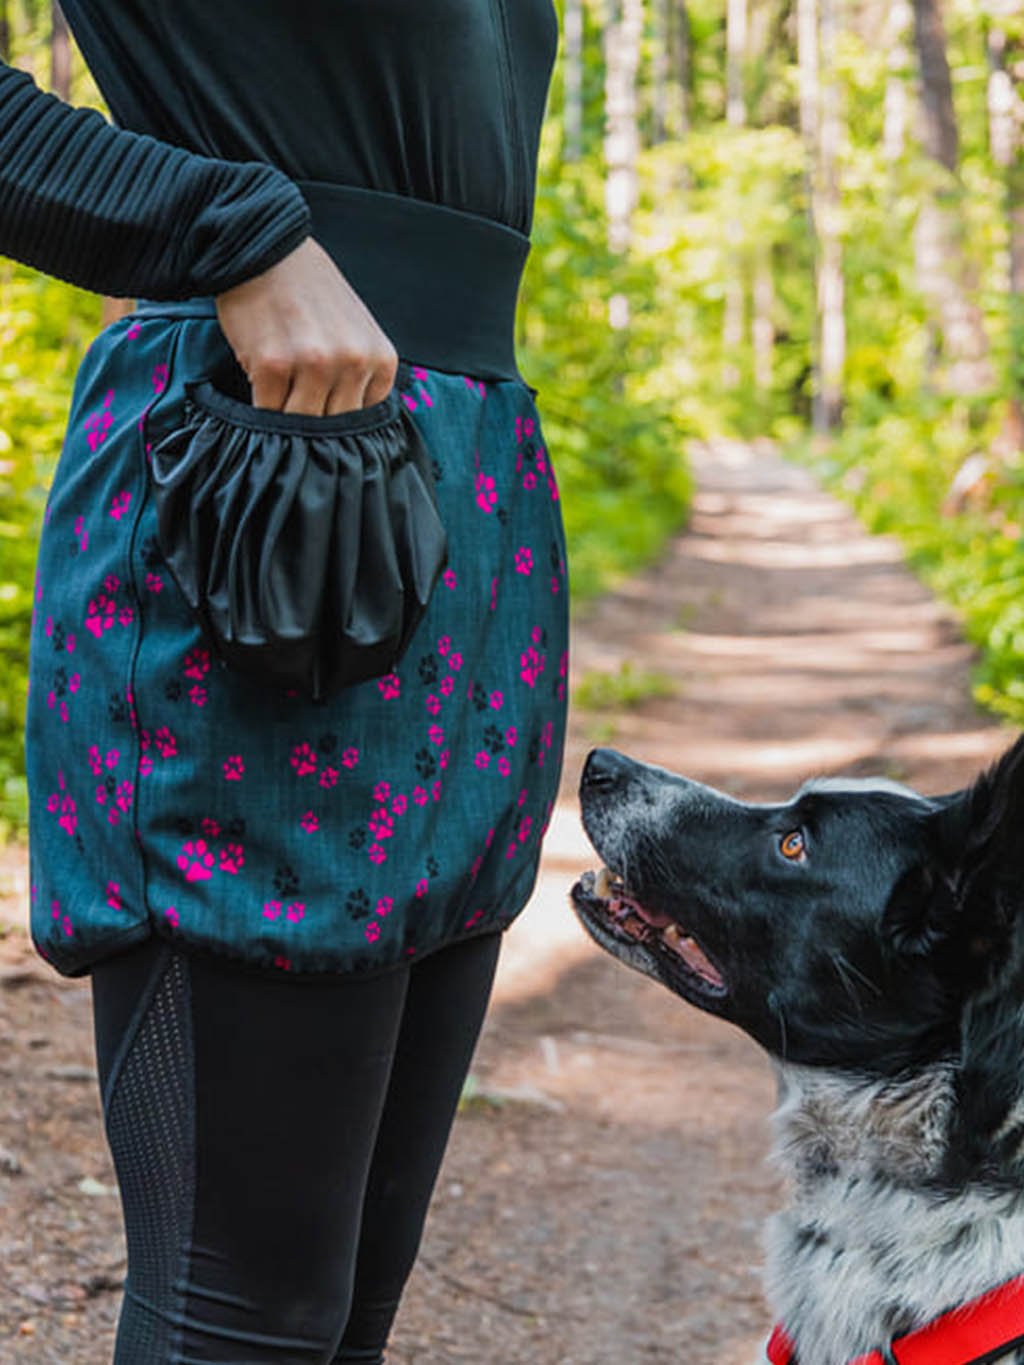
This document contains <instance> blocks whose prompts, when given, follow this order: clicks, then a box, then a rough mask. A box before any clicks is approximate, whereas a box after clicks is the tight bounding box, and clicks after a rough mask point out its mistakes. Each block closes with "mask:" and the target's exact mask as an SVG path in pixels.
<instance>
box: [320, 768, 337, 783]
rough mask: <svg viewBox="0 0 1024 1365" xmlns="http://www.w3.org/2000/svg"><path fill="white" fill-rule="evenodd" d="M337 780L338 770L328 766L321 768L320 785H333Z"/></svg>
mask: <svg viewBox="0 0 1024 1365" xmlns="http://www.w3.org/2000/svg"><path fill="white" fill-rule="evenodd" d="M337 782H338V770H337V768H332V767H330V766H328V767H326V768H324V769H323V771H322V772H321V774H320V785H321V787H334V786H337Z"/></svg>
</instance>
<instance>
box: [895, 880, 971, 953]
mask: <svg viewBox="0 0 1024 1365" xmlns="http://www.w3.org/2000/svg"><path fill="white" fill-rule="evenodd" d="M956 909H957V905H956V898H955V896H954V893H953V887H952V885H951V883H950V881H949V880H948V878H947V877H946V876H945V875H944V873H943V871H942V869H941V867H940V866H939V863H938V861H937V860H936V861H929V862H922V863H917V864H915V866H914V867H911V868H909V869H908V870H907V871H906V872H904V874H903V876H902V877H900V879H899V881H898V882H897V883H896V885H895V886H894V887H893V890H892V893H891V895H890V896H889V903H888V904H887V905H886V907H885V914H884V915H883V917H882V932H883V933H884V934H885V936H886V938H887V939H888V941H889V943H890V944H891V946H892V947H893V948H894V949H895V951H896V952H897V953H901V954H905V955H907V956H911V957H924V956H926V955H927V954H928V953H930V952H931V951H932V949H933V948H935V947H937V946H938V944H939V943H941V942H942V941H943V940H944V939H946V938H947V937H948V936H949V933H950V931H951V930H952V928H953V927H954V925H955V923H956V918H957V915H956Z"/></svg>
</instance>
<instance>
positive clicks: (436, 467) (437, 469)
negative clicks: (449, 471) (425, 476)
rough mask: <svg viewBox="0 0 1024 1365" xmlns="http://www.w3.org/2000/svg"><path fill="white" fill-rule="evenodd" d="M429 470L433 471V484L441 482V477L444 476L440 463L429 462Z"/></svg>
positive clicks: (438, 461) (436, 461) (435, 461)
mask: <svg viewBox="0 0 1024 1365" xmlns="http://www.w3.org/2000/svg"><path fill="white" fill-rule="evenodd" d="M430 468H431V469H432V470H433V471H434V482H435V483H440V482H441V479H442V478H443V476H444V470H443V469H442V467H441V461H440V460H431V461H430Z"/></svg>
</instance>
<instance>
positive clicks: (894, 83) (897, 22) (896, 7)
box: [882, 0, 913, 162]
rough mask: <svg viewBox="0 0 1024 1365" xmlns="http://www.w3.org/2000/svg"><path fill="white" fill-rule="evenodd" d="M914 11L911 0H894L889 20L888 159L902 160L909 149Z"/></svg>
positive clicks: (885, 140)
mask: <svg viewBox="0 0 1024 1365" xmlns="http://www.w3.org/2000/svg"><path fill="white" fill-rule="evenodd" d="M912 22H913V12H912V11H911V8H910V5H909V3H908V0H892V4H891V5H890V6H889V13H888V16H887V18H886V24H885V45H886V47H887V48H888V50H889V56H888V58H887V59H886V65H887V67H888V74H887V75H886V79H885V114H884V122H883V131H882V146H883V148H884V150H885V156H886V160H887V161H890V162H894V161H899V159H900V158H901V157H902V156H903V153H904V152H905V151H906V146H907V127H908V124H909V121H910V100H911V94H912V89H911V81H912V68H911V61H910V48H909V46H908V43H907V40H908V38H909V36H910V26H911V23H912Z"/></svg>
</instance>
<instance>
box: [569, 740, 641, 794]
mask: <svg viewBox="0 0 1024 1365" xmlns="http://www.w3.org/2000/svg"><path fill="white" fill-rule="evenodd" d="M629 769H630V760H629V759H628V758H627V757H626V756H625V754H620V753H619V752H618V750H617V749H591V751H590V753H589V754H588V755H587V761H586V763H584V765H583V775H582V776H581V778H580V791H584V790H589V791H602V790H608V789H609V788H611V787H615V786H617V785H618V784H619V783H620V782H621V781H623V779H624V778H625V777H626V776H627V775H628V773H629Z"/></svg>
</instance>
